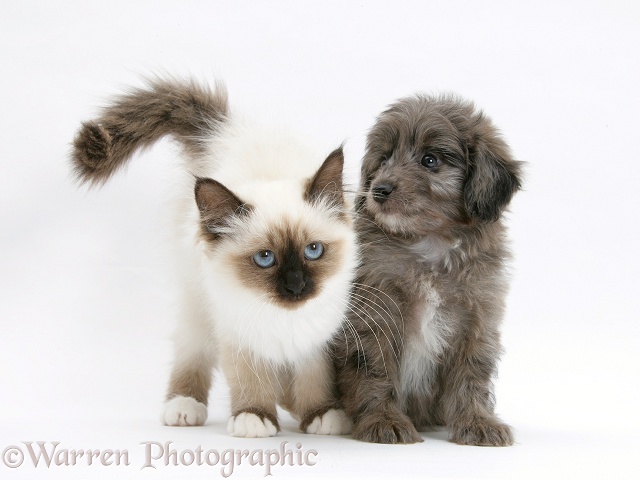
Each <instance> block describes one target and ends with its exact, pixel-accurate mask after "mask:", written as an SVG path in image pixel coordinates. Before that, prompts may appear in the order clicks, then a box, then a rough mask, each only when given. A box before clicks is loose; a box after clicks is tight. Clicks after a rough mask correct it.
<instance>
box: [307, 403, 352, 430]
mask: <svg viewBox="0 0 640 480" xmlns="http://www.w3.org/2000/svg"><path fill="white" fill-rule="evenodd" d="M304 431H305V432H307V433H312V434H315V435H345V434H347V433H351V432H352V431H353V422H352V421H351V419H350V418H349V417H347V414H346V413H344V410H342V409H340V410H336V409H335V408H331V409H329V410H327V411H326V412H324V414H322V415H318V416H316V417H315V418H314V419H313V420H312V421H311V423H309V425H307V428H305V429H304Z"/></svg>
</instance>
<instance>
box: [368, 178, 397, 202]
mask: <svg viewBox="0 0 640 480" xmlns="http://www.w3.org/2000/svg"><path fill="white" fill-rule="evenodd" d="M394 188H395V186H394V185H393V184H391V183H389V182H382V183H377V184H376V185H374V186H373V188H372V189H371V192H372V194H373V195H372V196H373V199H374V200H375V201H376V202H378V203H384V202H386V201H387V200H388V199H389V195H391V192H393V189H394Z"/></svg>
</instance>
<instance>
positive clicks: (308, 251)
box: [304, 242, 324, 260]
mask: <svg viewBox="0 0 640 480" xmlns="http://www.w3.org/2000/svg"><path fill="white" fill-rule="evenodd" d="M323 253H324V245H322V243H320V242H313V243H310V244H309V245H307V246H306V247H304V256H305V258H306V259H307V260H317V259H319V258H320V257H321V256H322V254H323Z"/></svg>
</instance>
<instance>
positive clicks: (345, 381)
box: [334, 292, 422, 443]
mask: <svg viewBox="0 0 640 480" xmlns="http://www.w3.org/2000/svg"><path fill="white" fill-rule="evenodd" d="M355 295H356V299H359V300H357V301H355V302H353V307H352V309H351V313H350V315H349V321H348V322H347V326H346V327H345V329H344V335H343V336H338V337H337V339H336V355H335V360H334V361H335V364H336V369H337V374H338V390H339V392H340V395H341V400H342V404H343V406H344V409H345V411H346V413H347V415H349V416H350V417H351V418H352V419H353V421H354V430H353V437H354V438H356V439H358V440H363V441H365V442H375V443H416V442H421V441H422V437H421V436H420V435H419V434H418V432H417V431H416V429H415V427H414V426H413V423H411V420H410V419H409V418H408V417H407V416H406V415H405V414H404V413H403V411H402V406H401V404H400V394H399V391H400V390H399V383H400V376H399V375H400V374H399V366H400V356H401V354H402V341H403V340H402V333H403V329H402V326H401V325H402V323H401V322H402V319H401V317H400V316H399V314H398V316H397V318H396V317H394V316H393V315H392V314H391V313H389V312H390V311H393V310H391V309H389V308H386V307H385V308H381V302H380V298H379V297H378V296H375V295H373V296H372V295H370V294H367V292H361V294H358V293H356V294H355ZM367 300H368V301H367Z"/></svg>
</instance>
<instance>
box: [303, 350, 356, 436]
mask: <svg viewBox="0 0 640 480" xmlns="http://www.w3.org/2000/svg"><path fill="white" fill-rule="evenodd" d="M292 377H293V380H292V385H291V397H292V399H291V403H292V405H291V409H292V410H293V412H294V413H295V414H296V416H298V418H299V419H300V430H302V431H303V432H305V433H312V434H316V435H345V434H348V433H351V431H352V430H353V422H352V421H351V419H350V418H349V417H348V416H347V414H346V413H345V412H344V410H342V409H341V408H340V407H339V405H338V401H337V392H336V378H335V370H334V367H333V363H332V362H331V358H330V357H329V355H328V354H327V353H325V352H322V353H321V354H320V355H319V356H317V357H315V356H314V357H313V358H310V359H308V360H307V361H306V362H304V364H302V365H298V366H296V368H295V370H294V372H293V376H292Z"/></svg>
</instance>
